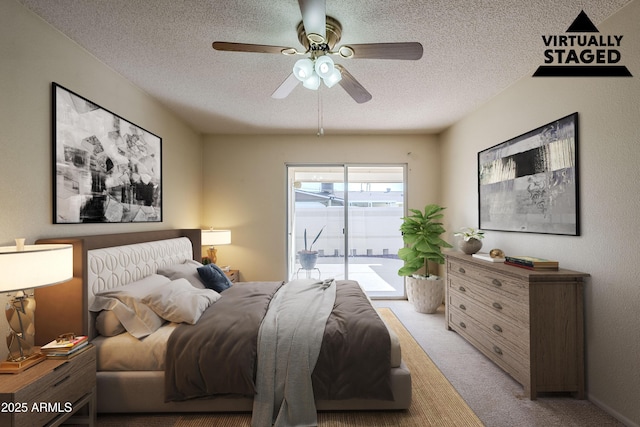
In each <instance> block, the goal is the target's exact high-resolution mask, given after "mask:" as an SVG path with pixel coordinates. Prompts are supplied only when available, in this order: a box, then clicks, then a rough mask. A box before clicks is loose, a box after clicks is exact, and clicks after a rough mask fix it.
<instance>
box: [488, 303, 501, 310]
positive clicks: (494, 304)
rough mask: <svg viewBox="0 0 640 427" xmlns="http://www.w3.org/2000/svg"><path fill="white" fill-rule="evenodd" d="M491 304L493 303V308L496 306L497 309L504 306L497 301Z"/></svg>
mask: <svg viewBox="0 0 640 427" xmlns="http://www.w3.org/2000/svg"><path fill="white" fill-rule="evenodd" d="M491 305H493V308H495V309H496V310H502V306H501V305H500V304H498V303H497V302H494V303H493V304H491Z"/></svg>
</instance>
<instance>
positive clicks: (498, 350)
mask: <svg viewBox="0 0 640 427" xmlns="http://www.w3.org/2000/svg"><path fill="white" fill-rule="evenodd" d="M493 351H494V352H496V354H499V355H501V356H502V350H501V349H500V347H498V346H497V345H494V346H493Z"/></svg>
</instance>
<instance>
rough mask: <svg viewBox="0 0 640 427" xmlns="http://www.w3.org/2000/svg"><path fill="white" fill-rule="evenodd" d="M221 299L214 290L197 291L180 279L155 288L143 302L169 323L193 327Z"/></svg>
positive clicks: (186, 281) (185, 280)
mask: <svg viewBox="0 0 640 427" xmlns="http://www.w3.org/2000/svg"><path fill="white" fill-rule="evenodd" d="M219 298H220V294H219V293H217V292H216V291H214V290H212V289H197V288H194V287H193V286H192V285H191V283H189V281H188V280H187V279H178V280H174V281H172V282H169V283H165V284H163V285H161V286H159V287H157V288H154V289H153V291H152V292H151V293H150V294H149V295H147V296H146V297H144V298H143V299H142V302H143V303H145V304H147V305H148V306H149V307H151V308H152V309H153V311H155V313H156V314H157V315H158V316H160V317H162V318H163V319H165V320H168V321H169V322H176V323H189V324H191V325H193V324H194V323H196V322H197V321H198V319H200V316H202V313H203V312H204V311H205V310H206V309H207V307H209V306H210V305H211V304H213V303H214V302H216V301H217V300H218V299H219Z"/></svg>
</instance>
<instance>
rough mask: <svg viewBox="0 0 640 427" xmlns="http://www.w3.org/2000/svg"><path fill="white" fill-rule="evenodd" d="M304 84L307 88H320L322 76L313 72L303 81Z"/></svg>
mask: <svg viewBox="0 0 640 427" xmlns="http://www.w3.org/2000/svg"><path fill="white" fill-rule="evenodd" d="M302 86H304V87H306V88H307V89H311V90H318V88H319V87H320V77H319V76H318V75H317V74H316V73H313V74H311V76H310V77H309V78H308V79H306V80H305V81H303V82H302Z"/></svg>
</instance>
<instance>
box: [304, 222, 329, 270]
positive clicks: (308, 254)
mask: <svg viewBox="0 0 640 427" xmlns="http://www.w3.org/2000/svg"><path fill="white" fill-rule="evenodd" d="M323 230H324V227H322V228H321V229H320V231H319V232H318V234H316V238H315V239H313V242H311V244H310V245H309V248H308V249H307V229H306V228H305V229H304V250H301V251H298V258H299V259H300V265H301V266H302V268H303V269H305V270H313V269H314V268H315V266H316V262H317V261H318V251H314V250H313V249H312V248H313V244H314V243H315V242H316V241H318V239H319V238H320V235H321V234H322V231H323Z"/></svg>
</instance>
